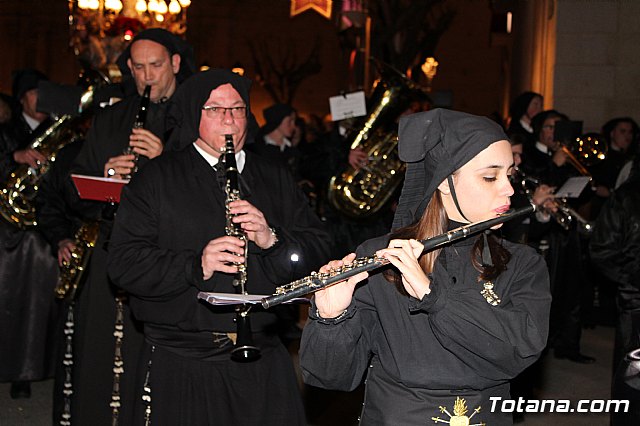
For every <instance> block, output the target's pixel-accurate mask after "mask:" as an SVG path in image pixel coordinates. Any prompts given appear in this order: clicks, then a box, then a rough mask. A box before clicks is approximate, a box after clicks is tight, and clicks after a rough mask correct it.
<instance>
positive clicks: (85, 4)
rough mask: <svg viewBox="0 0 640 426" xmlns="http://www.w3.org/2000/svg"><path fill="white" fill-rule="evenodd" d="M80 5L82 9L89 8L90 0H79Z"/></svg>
mask: <svg viewBox="0 0 640 426" xmlns="http://www.w3.org/2000/svg"><path fill="white" fill-rule="evenodd" d="M78 7H79V8H80V9H88V8H89V0H78Z"/></svg>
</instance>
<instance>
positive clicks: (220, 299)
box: [198, 291, 309, 306]
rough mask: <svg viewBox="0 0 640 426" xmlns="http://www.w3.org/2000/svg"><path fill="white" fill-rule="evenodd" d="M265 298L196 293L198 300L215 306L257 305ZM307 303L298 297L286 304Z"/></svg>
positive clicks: (262, 295)
mask: <svg viewBox="0 0 640 426" xmlns="http://www.w3.org/2000/svg"><path fill="white" fill-rule="evenodd" d="M269 296H270V295H269ZM265 297H267V295H264V294H234V293H210V292H206V291H201V292H200V293H198V299H202V300H205V301H206V302H207V303H210V304H212V305H216V306H225V305H242V304H246V303H248V304H252V305H259V304H260V303H261V302H262V299H264V298H265ZM308 301H309V299H306V298H304V297H298V298H296V299H293V300H291V301H290V302H287V303H292V302H308Z"/></svg>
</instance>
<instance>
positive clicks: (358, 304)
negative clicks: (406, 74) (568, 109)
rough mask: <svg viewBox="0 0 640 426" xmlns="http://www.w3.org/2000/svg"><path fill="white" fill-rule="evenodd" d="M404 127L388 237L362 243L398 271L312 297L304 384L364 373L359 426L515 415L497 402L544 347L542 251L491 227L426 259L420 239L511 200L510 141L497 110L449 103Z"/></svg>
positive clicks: (346, 383)
mask: <svg viewBox="0 0 640 426" xmlns="http://www.w3.org/2000/svg"><path fill="white" fill-rule="evenodd" d="M399 126H400V127H399V154H400V158H401V159H402V160H403V161H405V162H407V163H408V164H407V172H406V176H405V183H404V187H403V190H402V194H401V197H400V200H399V204H398V208H397V211H396V213H395V218H394V224H393V230H392V233H391V234H390V235H385V236H382V237H379V238H375V239H372V240H369V241H367V242H365V243H364V244H362V246H360V247H359V248H358V250H357V256H358V257H360V256H370V255H372V254H374V253H376V254H377V255H379V256H382V257H384V258H386V259H388V260H389V262H390V265H389V266H391V267H390V268H388V269H387V270H386V271H384V272H383V273H378V274H375V275H371V276H368V275H367V273H366V272H365V273H361V274H359V275H356V276H354V277H352V278H349V279H348V280H345V281H343V282H340V283H338V284H336V285H333V286H331V287H327V288H325V289H323V290H320V291H318V292H317V293H316V294H315V297H314V299H313V301H312V307H311V311H310V320H309V323H308V324H307V326H306V327H305V329H304V332H303V337H302V342H301V353H300V362H301V367H302V371H303V376H304V379H305V381H306V383H308V384H311V385H314V386H319V387H323V388H327V389H337V390H352V389H354V388H356V387H357V386H358V385H359V384H360V383H361V381H362V379H363V377H365V376H366V392H365V400H364V405H363V410H362V413H361V418H360V422H361V424H362V425H418V424H419V425H425V424H433V423H450V424H460V425H463V424H465V425H470V424H486V425H489V426H496V425H505V424H511V422H512V413H510V412H501V410H500V408H501V407H502V405H501V401H504V400H508V399H510V397H509V380H510V379H511V378H513V377H515V376H516V375H517V374H518V373H520V372H521V371H522V370H524V369H525V368H526V367H527V366H529V365H530V364H532V363H533V362H534V361H535V360H536V359H538V357H539V356H540V353H541V351H542V350H543V349H544V347H545V345H546V342H547V332H548V315H549V306H550V303H551V296H550V294H549V277H548V273H547V268H546V266H545V263H544V261H543V259H542V258H541V257H540V256H539V255H538V254H537V253H536V252H535V251H534V250H533V249H532V248H530V247H527V246H524V245H520V244H514V243H510V242H508V241H505V240H502V239H500V237H499V236H497V235H495V229H494V232H485V233H483V234H480V235H479V236H476V237H472V238H469V239H463V240H460V241H457V242H454V243H453V244H450V245H447V246H445V247H444V248H441V249H438V250H433V251H430V252H427V253H425V254H421V253H422V251H423V246H422V244H421V243H420V242H418V241H417V240H421V239H425V238H429V237H433V236H435V235H439V234H442V233H445V232H446V231H447V230H451V229H454V228H457V227H459V226H462V225H464V224H466V223H472V222H479V221H484V220H487V219H491V218H493V217H496V216H498V215H500V214H503V213H505V212H506V211H507V210H508V209H509V207H510V201H509V200H510V197H511V195H512V194H513V188H512V187H511V185H510V183H509V176H510V174H511V172H512V170H513V156H512V154H511V148H510V144H509V141H508V139H507V136H506V135H505V134H504V132H503V130H502V129H501V128H500V127H499V126H498V125H497V124H496V123H494V122H492V121H491V120H489V119H486V118H483V117H477V116H473V115H469V114H464V113H460V112H455V111H448V110H441V109H436V110H433V111H428V112H423V113H418V114H414V115H411V116H407V117H403V118H402V119H401V121H400V124H399ZM499 227H500V225H497V226H496V227H495V228H499ZM355 258H356V254H355V253H352V254H349V255H348V256H346V257H345V258H344V259H342V260H335V261H332V262H329V264H327V265H325V266H324V267H323V268H322V269H321V270H320V271H321V272H327V271H328V270H329V269H330V268H339V267H341V266H343V265H345V264H348V263H350V262H351V261H353V260H354V259H355ZM365 283H366V285H364V284H365ZM359 284H360V285H359Z"/></svg>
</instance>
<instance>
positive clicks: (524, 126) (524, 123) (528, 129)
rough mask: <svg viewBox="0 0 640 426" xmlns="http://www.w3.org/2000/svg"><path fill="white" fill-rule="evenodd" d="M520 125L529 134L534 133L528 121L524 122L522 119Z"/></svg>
mask: <svg viewBox="0 0 640 426" xmlns="http://www.w3.org/2000/svg"><path fill="white" fill-rule="evenodd" d="M520 125H521V126H522V128H523V129H525V130H526V131H527V132H529V133H533V127H531V125H530V124H529V123H527V122H526V121H524V120H523V119H522V118H521V119H520Z"/></svg>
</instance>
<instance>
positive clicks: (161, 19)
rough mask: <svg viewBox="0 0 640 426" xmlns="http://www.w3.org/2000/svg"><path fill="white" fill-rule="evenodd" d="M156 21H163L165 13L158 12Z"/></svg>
mask: <svg viewBox="0 0 640 426" xmlns="http://www.w3.org/2000/svg"><path fill="white" fill-rule="evenodd" d="M156 21H158V22H163V21H164V15H161V14H159V13H156Z"/></svg>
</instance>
